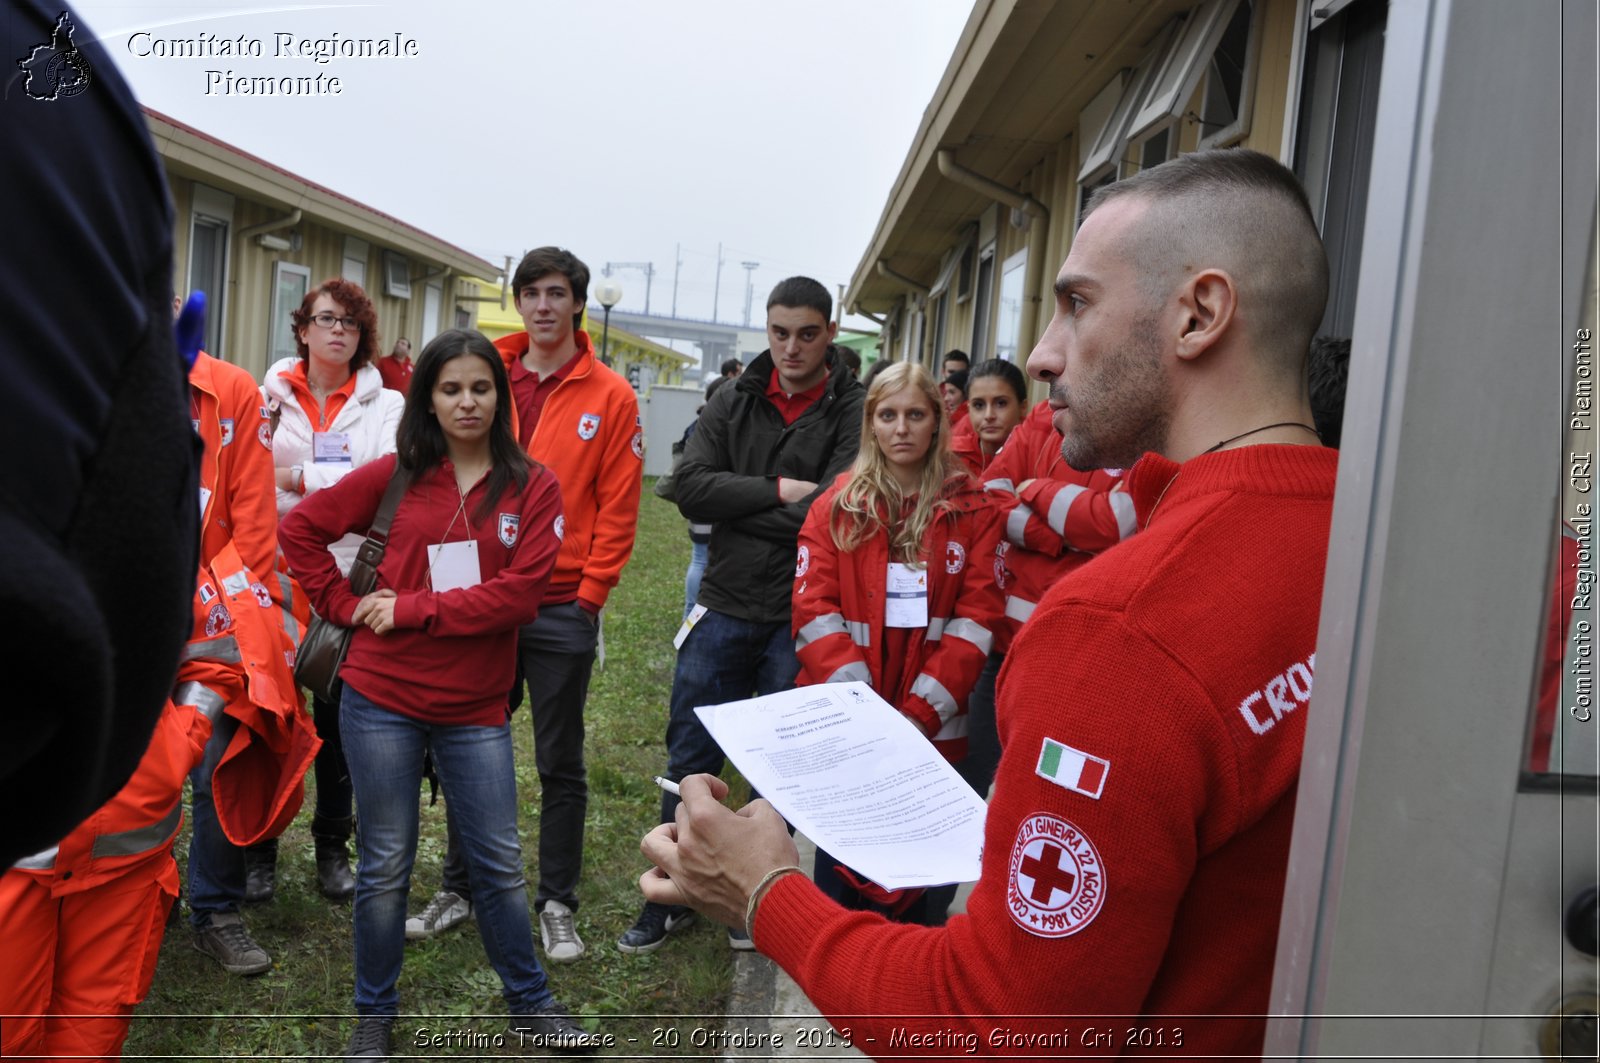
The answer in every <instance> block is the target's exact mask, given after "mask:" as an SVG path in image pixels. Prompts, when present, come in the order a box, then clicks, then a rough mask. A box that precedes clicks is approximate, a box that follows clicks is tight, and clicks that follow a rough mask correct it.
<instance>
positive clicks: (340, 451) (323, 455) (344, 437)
mask: <svg viewBox="0 0 1600 1063" xmlns="http://www.w3.org/2000/svg"><path fill="white" fill-rule="evenodd" d="M311 460H312V461H313V462H314V463H316V464H317V465H330V464H332V465H349V464H352V461H353V459H352V458H351V456H350V433H349V432H313V433H311Z"/></svg>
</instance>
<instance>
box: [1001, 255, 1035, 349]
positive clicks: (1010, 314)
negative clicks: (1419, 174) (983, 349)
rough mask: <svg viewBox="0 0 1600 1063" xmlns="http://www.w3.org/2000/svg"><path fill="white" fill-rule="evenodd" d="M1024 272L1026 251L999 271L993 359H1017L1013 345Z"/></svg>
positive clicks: (1019, 321)
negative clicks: (998, 310) (998, 302)
mask: <svg viewBox="0 0 1600 1063" xmlns="http://www.w3.org/2000/svg"><path fill="white" fill-rule="evenodd" d="M1027 270H1028V249H1027V248H1023V249H1022V250H1021V251H1018V252H1017V253H1016V254H1014V255H1012V256H1011V257H1010V258H1008V259H1006V261H1005V265H1003V266H1002V267H1001V268H1000V313H999V315H998V316H996V318H995V329H994V356H995V357H996V358H1004V359H1005V360H1006V361H1008V362H1015V361H1016V360H1017V344H1018V343H1019V341H1020V340H1021V338H1022V336H1021V333H1022V300H1023V299H1025V298H1026V297H1027V293H1026V292H1025V291H1023V287H1022V285H1023V278H1024V276H1026V274H1027Z"/></svg>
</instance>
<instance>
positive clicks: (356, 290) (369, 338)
mask: <svg viewBox="0 0 1600 1063" xmlns="http://www.w3.org/2000/svg"><path fill="white" fill-rule="evenodd" d="M319 295H326V296H327V297H328V298H329V299H332V300H333V301H334V302H336V303H338V304H339V305H340V306H342V307H344V312H345V313H346V314H348V315H349V316H350V317H353V318H355V319H356V320H357V321H359V322H361V339H360V340H358V341H357V342H356V352H355V353H354V354H352V355H351V356H350V372H352V373H354V372H355V371H356V370H357V369H360V368H361V367H362V366H364V365H366V364H367V363H368V362H370V361H372V359H373V358H375V357H376V356H377V353H378V311H377V309H376V308H375V307H373V305H372V300H371V299H368V298H367V293H366V292H364V291H362V289H361V285H359V284H357V283H356V282H355V281H347V280H345V279H344V278H342V277H335V278H333V279H332V280H326V281H323V282H322V283H321V284H319V285H317V286H316V287H315V288H313V289H311V290H310V291H309V292H306V297H305V298H304V299H302V300H300V306H299V308H298V309H296V310H295V311H294V312H293V313H291V314H290V315H289V316H290V318H291V319H293V321H294V347H295V353H296V354H298V355H299V356H300V360H301V361H302V362H303V361H305V360H306V359H308V358H310V357H311V350H310V348H308V347H307V346H306V345H305V341H304V340H302V339H301V338H300V330H301V329H305V328H309V327H310V326H311V307H312V306H313V305H315V303H316V301H317V296H319Z"/></svg>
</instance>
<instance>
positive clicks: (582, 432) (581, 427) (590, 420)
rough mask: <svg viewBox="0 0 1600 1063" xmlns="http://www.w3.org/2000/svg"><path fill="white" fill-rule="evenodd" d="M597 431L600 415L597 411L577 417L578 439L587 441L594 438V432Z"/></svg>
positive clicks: (598, 429)
mask: <svg viewBox="0 0 1600 1063" xmlns="http://www.w3.org/2000/svg"><path fill="white" fill-rule="evenodd" d="M598 431H600V415H599V414H598V413H586V414H584V415H583V416H581V417H579V418H578V438H579V439H581V440H583V441H584V442H588V441H589V440H591V439H593V438H594V434H595V433H596V432H598Z"/></svg>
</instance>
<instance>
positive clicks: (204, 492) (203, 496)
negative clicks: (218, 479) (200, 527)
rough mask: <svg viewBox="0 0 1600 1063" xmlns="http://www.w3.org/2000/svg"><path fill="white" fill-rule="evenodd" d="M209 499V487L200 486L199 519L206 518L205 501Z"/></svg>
mask: <svg viewBox="0 0 1600 1063" xmlns="http://www.w3.org/2000/svg"><path fill="white" fill-rule="evenodd" d="M210 501H211V488H209V487H202V488H200V519H201V520H205V519H206V503H208V502H210Z"/></svg>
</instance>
